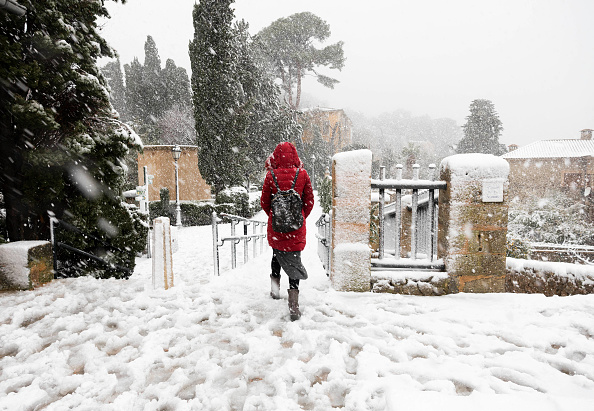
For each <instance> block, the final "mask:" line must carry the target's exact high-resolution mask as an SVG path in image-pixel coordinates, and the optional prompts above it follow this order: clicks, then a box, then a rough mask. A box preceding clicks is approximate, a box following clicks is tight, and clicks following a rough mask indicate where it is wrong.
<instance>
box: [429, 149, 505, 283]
mask: <svg viewBox="0 0 594 411" xmlns="http://www.w3.org/2000/svg"><path fill="white" fill-rule="evenodd" d="M508 174H509V164H508V163H507V161H505V160H504V159H502V158H500V157H496V156H493V155H489V154H457V155H454V156H450V157H447V158H445V159H444V160H443V161H442V162H441V165H440V180H442V181H446V182H447V189H446V190H445V191H444V192H442V193H440V196H439V236H438V237H439V238H438V255H439V256H440V258H443V260H444V263H445V268H446V271H447V272H448V274H449V276H450V278H452V280H453V281H454V282H455V283H456V285H457V287H456V288H457V289H458V291H460V292H478V293H480V292H504V291H505V273H506V266H505V258H506V256H505V253H506V234H507V211H508V206H507V200H508V186H509V184H508Z"/></svg>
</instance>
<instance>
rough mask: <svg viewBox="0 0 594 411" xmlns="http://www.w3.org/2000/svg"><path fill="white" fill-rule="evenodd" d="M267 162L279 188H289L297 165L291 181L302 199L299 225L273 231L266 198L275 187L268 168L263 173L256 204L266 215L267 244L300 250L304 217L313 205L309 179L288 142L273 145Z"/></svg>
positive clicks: (285, 249)
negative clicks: (294, 227)
mask: <svg viewBox="0 0 594 411" xmlns="http://www.w3.org/2000/svg"><path fill="white" fill-rule="evenodd" d="M270 164H271V166H272V168H273V169H274V175H275V176H276V181H278V185H279V187H280V189H281V190H289V189H290V188H291V185H292V184H293V179H294V178H295V173H296V172H297V169H298V168H299V177H298V178H297V182H296V183H295V191H297V193H299V195H300V196H301V200H302V201H303V209H302V210H301V212H302V213H303V225H302V226H301V228H299V229H297V230H295V231H291V232H289V233H277V232H275V231H272V214H271V212H270V202H271V200H272V197H273V196H274V194H276V192H277V191H278V190H277V188H276V185H275V184H274V180H273V179H272V174H271V173H270V171H268V172H267V173H266V178H265V179H264V186H263V187H262V197H261V198H260V204H261V205H262V209H263V210H264V211H265V212H266V214H267V215H268V230H267V233H268V244H270V246H271V247H272V248H274V249H276V250H280V251H302V250H303V249H304V248H305V233H306V230H305V219H306V218H307V216H308V215H309V213H311V210H312V208H313V205H314V195H313V190H312V188H311V181H310V180H309V175H308V174H307V171H305V169H303V168H301V167H302V166H303V163H302V162H301V160H300V159H299V156H298V155H297V149H296V148H295V146H294V145H293V144H291V143H286V142H285V143H280V144H279V145H277V146H276V148H275V149H274V152H273V153H272V156H271V161H270Z"/></svg>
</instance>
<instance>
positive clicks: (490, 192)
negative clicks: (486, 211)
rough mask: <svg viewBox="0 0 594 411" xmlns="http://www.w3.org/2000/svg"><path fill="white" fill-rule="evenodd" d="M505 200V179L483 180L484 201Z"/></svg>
mask: <svg viewBox="0 0 594 411" xmlns="http://www.w3.org/2000/svg"><path fill="white" fill-rule="evenodd" d="M501 202H503V181H500V180H483V203H501Z"/></svg>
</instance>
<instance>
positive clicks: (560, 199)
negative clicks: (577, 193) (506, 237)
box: [508, 192, 594, 245]
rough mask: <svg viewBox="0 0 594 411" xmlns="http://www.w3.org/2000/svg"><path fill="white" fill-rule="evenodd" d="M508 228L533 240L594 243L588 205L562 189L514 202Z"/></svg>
mask: <svg viewBox="0 0 594 411" xmlns="http://www.w3.org/2000/svg"><path fill="white" fill-rule="evenodd" d="M508 232H509V234H510V236H511V237H513V238H520V239H522V240H524V241H529V242H533V243H537V242H540V243H551V244H581V245H594V225H593V224H592V223H591V222H590V221H589V219H588V216H587V213H586V210H585V205H584V204H583V203H581V202H579V201H576V200H574V199H572V198H570V197H568V196H567V195H565V194H563V193H560V192H558V193H554V194H552V195H550V196H548V197H546V198H532V199H529V200H527V201H524V202H522V203H517V204H511V205H510V208H509V223H508Z"/></svg>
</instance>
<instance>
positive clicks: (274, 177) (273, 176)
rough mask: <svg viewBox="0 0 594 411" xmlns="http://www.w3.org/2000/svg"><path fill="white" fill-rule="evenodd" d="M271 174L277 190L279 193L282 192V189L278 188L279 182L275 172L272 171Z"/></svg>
mask: <svg viewBox="0 0 594 411" xmlns="http://www.w3.org/2000/svg"><path fill="white" fill-rule="evenodd" d="M270 173H272V179H273V180H274V184H275V185H276V189H277V190H278V191H281V189H280V187H279V186H278V181H276V176H275V175H274V170H270Z"/></svg>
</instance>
